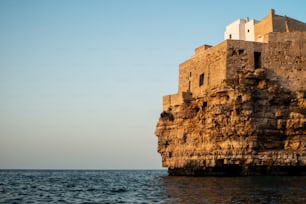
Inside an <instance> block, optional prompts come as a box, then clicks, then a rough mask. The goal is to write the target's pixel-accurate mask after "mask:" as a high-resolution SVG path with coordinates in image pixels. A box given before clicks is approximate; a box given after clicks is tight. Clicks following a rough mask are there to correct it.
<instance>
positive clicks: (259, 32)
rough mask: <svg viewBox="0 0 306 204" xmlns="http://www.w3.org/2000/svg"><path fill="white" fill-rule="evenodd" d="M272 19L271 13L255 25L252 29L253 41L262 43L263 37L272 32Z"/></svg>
mask: <svg viewBox="0 0 306 204" xmlns="http://www.w3.org/2000/svg"><path fill="white" fill-rule="evenodd" d="M272 17H273V13H272V12H270V14H269V15H268V16H267V17H265V18H263V19H262V20H260V21H259V22H258V23H256V24H255V28H254V36H255V41H258V42H263V41H264V39H263V38H264V35H265V34H266V33H269V32H273V24H272V22H273V21H272Z"/></svg>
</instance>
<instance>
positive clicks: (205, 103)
mask: <svg viewBox="0 0 306 204" xmlns="http://www.w3.org/2000/svg"><path fill="white" fill-rule="evenodd" d="M206 107H207V102H206V101H204V102H203V104H202V110H203V111H204V110H205V108H206Z"/></svg>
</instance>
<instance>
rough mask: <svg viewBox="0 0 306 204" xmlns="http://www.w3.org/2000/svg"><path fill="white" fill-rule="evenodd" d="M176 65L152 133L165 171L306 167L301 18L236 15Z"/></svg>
mask: <svg viewBox="0 0 306 204" xmlns="http://www.w3.org/2000/svg"><path fill="white" fill-rule="evenodd" d="M224 38H225V40H224V41H223V42H221V43H219V44H218V45H215V46H210V45H202V46H200V47H198V48H196V49H195V53H194V55H193V56H192V57H190V58H189V59H188V60H186V61H185V62H183V63H181V64H180V65H179V83H178V93H176V94H172V95H167V96H164V97H163V112H162V113H161V116H160V119H159V121H158V124H157V127H156V131H155V134H156V135H157V137H158V152H159V153H160V154H161V156H162V163H163V166H164V167H168V169H169V174H170V175H206V174H217V175H218V174H220V173H221V172H227V173H228V172H230V173H233V172H235V173H238V174H243V175H250V174H258V173H259V174H269V173H271V172H279V173H281V172H287V173H288V172H289V173H293V174H297V172H298V173H301V172H306V83H305V82H306V24H305V23H303V22H300V21H298V20H295V19H293V18H289V17H287V16H280V15H276V14H275V11H274V10H273V9H271V10H270V11H269V13H268V16H266V17H265V18H263V19H262V20H260V21H257V20H249V19H248V18H247V19H246V20H242V19H238V20H237V21H235V22H233V23H232V24H230V25H229V26H227V27H226V31H225V34H224Z"/></svg>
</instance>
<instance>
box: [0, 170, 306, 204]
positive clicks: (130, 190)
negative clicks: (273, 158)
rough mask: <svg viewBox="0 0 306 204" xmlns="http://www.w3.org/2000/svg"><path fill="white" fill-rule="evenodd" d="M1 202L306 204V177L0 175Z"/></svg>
mask: <svg viewBox="0 0 306 204" xmlns="http://www.w3.org/2000/svg"><path fill="white" fill-rule="evenodd" d="M0 203H76V204H78V203H84V204H85V203H254V204H255V203H256V204H257V203H265V204H268V203H271V204H272V203H273V204H274V203H294V204H299V203H301V204H305V203H306V177H305V176H304V177H282V176H275V177H268V176H267V177H169V176H167V171H165V170H161V171H158V170H152V171H147V170H132V171H129V170H115V171H111V170H106V171H104V170H99V171H85V170H80V171H78V170H75V171H74V170H69V171H68V170H67V171H66V170H65V171H55V170H0Z"/></svg>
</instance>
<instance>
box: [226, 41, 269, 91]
mask: <svg viewBox="0 0 306 204" xmlns="http://www.w3.org/2000/svg"><path fill="white" fill-rule="evenodd" d="M262 45H263V43H258V42H247V41H239V40H229V41H228V47H227V65H226V67H227V72H226V79H227V83H228V84H233V83H235V84H236V85H239V84H240V83H241V82H240V81H239V80H240V79H239V73H240V72H242V71H244V72H245V71H247V70H251V71H252V70H254V69H256V68H260V67H255V61H254V60H255V59H254V53H255V52H258V53H261V50H262ZM237 73H238V74H237ZM237 77H238V78H237Z"/></svg>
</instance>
